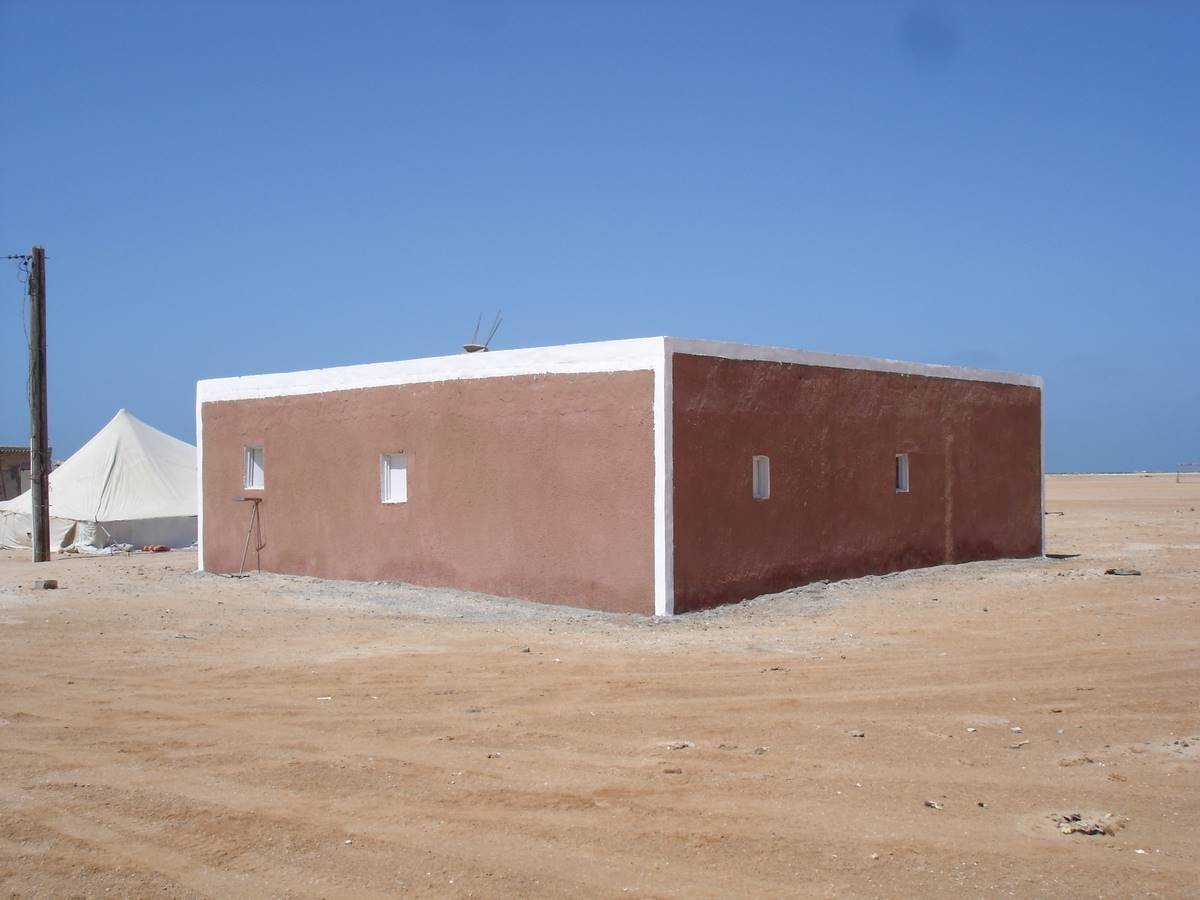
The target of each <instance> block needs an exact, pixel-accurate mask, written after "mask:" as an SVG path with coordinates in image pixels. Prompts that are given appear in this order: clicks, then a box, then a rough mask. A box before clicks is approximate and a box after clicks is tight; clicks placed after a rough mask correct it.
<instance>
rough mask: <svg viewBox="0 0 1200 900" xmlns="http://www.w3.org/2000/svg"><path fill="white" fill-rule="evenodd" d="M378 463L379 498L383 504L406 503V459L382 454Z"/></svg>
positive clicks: (396, 455) (400, 454)
mask: <svg viewBox="0 0 1200 900" xmlns="http://www.w3.org/2000/svg"><path fill="white" fill-rule="evenodd" d="M379 459H380V463H379V485H380V488H379V496H380V499H381V500H383V502H384V503H407V502H408V458H407V457H406V456H405V455H404V454H403V453H384V454H383V455H382V456H381V457H380V458H379Z"/></svg>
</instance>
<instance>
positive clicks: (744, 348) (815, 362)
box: [666, 338, 1042, 388]
mask: <svg viewBox="0 0 1200 900" xmlns="http://www.w3.org/2000/svg"><path fill="white" fill-rule="evenodd" d="M666 341H667V352H668V353H689V354H693V355H695V356H718V357H722V358H725V359H747V360H760V361H763V362H780V363H794V364H796V365H802V366H825V367H827V368H831V369H861V370H863V371H866V372H895V373H897V374H900V375H924V376H925V377H927V378H954V379H958V380H960V381H990V382H995V383H997V384H1019V385H1025V386H1027V387H1036V388H1041V387H1042V377H1041V376H1040V375H1019V374H1016V373H1014V372H993V371H991V370H988V369H968V368H963V367H960V366H936V365H931V364H929V363H914V362H903V361H901V360H896V359H874V358H872V357H869V356H843V355H841V354H836V353H816V352H814V351H812V350H791V349H789V348H787V347H762V346H757V345H753V344H729V343H725V342H723V341H694V340H687V339H683V338H666Z"/></svg>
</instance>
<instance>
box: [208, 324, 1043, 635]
mask: <svg viewBox="0 0 1200 900" xmlns="http://www.w3.org/2000/svg"><path fill="white" fill-rule="evenodd" d="M196 432H197V444H198V447H199V452H200V467H199V468H200V481H201V502H200V512H201V521H200V567H201V568H202V569H208V570H211V571H217V572H230V571H237V570H238V569H239V567H240V565H241V560H242V558H243V555H244V554H246V553H247V552H248V553H249V556H248V562H247V565H246V567H247V568H248V569H249V568H253V567H254V566H255V565H260V566H261V568H263V569H265V570H268V571H274V572H287V573H295V574H303V575H314V576H319V577H323V578H338V579H357V580H389V581H390V580H394V581H406V582H411V583H415V584H422V585H435V586H450V587H456V588H462V589H467V590H473V591H482V592H486V593H491V594H499V595H505V596H512V597H523V598H527V599H532V600H540V601H548V602H554V603H563V604H569V605H573V606H583V607H590V608H595V609H604V610H619V611H629V612H637V613H646V614H651V613H653V614H658V615H671V614H674V613H680V612H686V611H689V610H694V609H699V608H702V607H707V606H712V605H715V604H719V603H726V602H731V601H737V600H740V599H743V598H746V597H752V596H755V595H757V594H761V593H764V592H770V591H777V590H781V589H784V588H787V587H790V586H795V585H800V584H805V583H808V582H812V581H816V580H819V579H823V578H829V579H837V578H846V577H852V576H859V575H865V574H872V573H885V572H892V571H897V570H900V569H906V568H912V567H916V566H929V565H937V564H941V563H951V562H965V561H968V560H980V559H994V558H1003V557H1031V556H1038V555H1040V554H1041V552H1042V524H1043V495H1042V472H1043V418H1042V380H1041V379H1040V378H1038V377H1034V376H1028V375H1011V374H1005V373H1000V372H986V371H980V370H975V369H962V368H952V367H947V366H930V365H919V364H915V363H905V362H896V361H892V360H880V359H865V358H861V357H850V356H833V355H828V354H822V353H810V352H805V351H799V350H787V349H780V348H774V347H753V346H745V345H738V344H725V343H718V342H712V341H691V340H679V339H675V338H645V339H637V340H626V341H610V342H602V343H591V344H575V345H569V346H562V347H543V348H535V349H528V350H504V351H493V352H489V353H477V354H462V355H456V356H448V357H438V358H433V359H416V360H407V361H404V362H395V363H380V364H374V365H363V366H348V367H344V368H335V369H318V370H313V371H307V372H295V373H291V374H281V375H257V376H249V377H244V378H223V379H215V380H209V381H201V382H200V383H199V384H198V385H197V397H196ZM247 501H253V502H247ZM255 509H257V513H258V521H257V523H255V527H254V529H253V541H251V536H252V529H251V524H252V523H253V522H254V519H253V515H254V510H255ZM256 551H257V552H256Z"/></svg>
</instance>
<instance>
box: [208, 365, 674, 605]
mask: <svg viewBox="0 0 1200 900" xmlns="http://www.w3.org/2000/svg"><path fill="white" fill-rule="evenodd" d="M652 405H653V374H652V373H651V372H645V371H644V372H617V373H611V374H607V373H606V374H586V375H548V376H522V377H513V378H488V379H474V380H461V381H449V382H438V383H432V384H416V385H405V386H396V387H379V388H367V389H361V390H349V391H338V392H332V393H324V394H311V395H303V396H294V397H279V398H268V399H256V400H236V401H221V402H214V403H205V404H204V405H203V406H202V408H201V415H202V419H203V467H204V472H203V479H204V501H203V502H204V523H203V527H204V566H205V568H207V569H209V570H212V571H218V572H229V571H236V570H237V568H238V565H239V562H240V559H241V554H242V547H243V543H244V541H245V538H246V528H247V524H248V522H249V514H250V504H248V503H243V502H239V501H238V500H237V499H236V498H240V497H243V496H262V497H263V501H262V504H261V511H262V526H263V537H264V540H265V543H266V547H265V548H264V549H263V550H262V556H261V564H262V568H263V569H264V570H266V571H272V572H287V573H296V574H304V575H315V576H320V577H323V578H342V579H356V580H399V581H407V582H411V583H414V584H422V585H434V586H451V587H457V588H463V589H468V590H476V591H483V592H487V593H493V594H500V595H504V596H512V597H523V598H527V599H532V600H541V601H549V602H560V603H568V604H571V605H574V606H584V607H592V608H596V609H606V610H621V611H632V612H641V613H652V612H653V611H654V601H653V592H654V591H653V584H654V560H653V531H652V529H653V502H654V431H653V415H652ZM247 445H257V446H262V447H263V448H264V451H265V452H264V456H265V481H266V488H265V490H263V491H261V492H253V491H246V490H244V489H243V486H242V484H243V480H242V479H243V473H242V467H243V453H244V447H245V446H247ZM401 450H402V451H404V452H405V453H407V456H408V497H409V500H408V502H407V503H403V504H383V503H381V502H380V496H379V494H380V486H379V455H380V453H383V452H396V451H401ZM254 563H255V558H254V549H253V547H251V551H250V562H249V564H248V567H253V565H254Z"/></svg>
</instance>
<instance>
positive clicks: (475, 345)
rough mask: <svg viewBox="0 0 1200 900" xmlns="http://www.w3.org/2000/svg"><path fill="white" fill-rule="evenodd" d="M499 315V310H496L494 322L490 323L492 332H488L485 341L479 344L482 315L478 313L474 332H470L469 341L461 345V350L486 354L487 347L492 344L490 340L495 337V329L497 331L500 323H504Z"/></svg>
mask: <svg viewBox="0 0 1200 900" xmlns="http://www.w3.org/2000/svg"><path fill="white" fill-rule="evenodd" d="M500 313H501V311H500V310H496V320H495V321H494V322H492V330H491V331H489V332H488V336H487V340H485V341H484V342H483V343H482V344H481V343H479V326H480V325H481V324H482V323H483V313H480V314H479V318H478V319H476V320H475V330H474V331H473V332H471V340H470V341H468V342H467V343H465V344H463V349H464V350H466V351H467V352H468V353H480V352H486V351H487V349H488V345H490V344H491V343H492V338H494V337H495V336H496V329H498V328H499V327H500V323H501V322H502V321H504V319H503V317H502V316H501V314H500Z"/></svg>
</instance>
